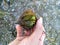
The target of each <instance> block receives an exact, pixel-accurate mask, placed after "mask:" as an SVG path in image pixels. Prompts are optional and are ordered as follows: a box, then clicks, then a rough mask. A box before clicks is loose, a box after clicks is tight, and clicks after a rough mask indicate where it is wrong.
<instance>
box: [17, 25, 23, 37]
mask: <svg viewBox="0 0 60 45" xmlns="http://www.w3.org/2000/svg"><path fill="white" fill-rule="evenodd" d="M16 30H17V37H20V36H21V35H22V27H21V26H20V25H19V24H17V25H16Z"/></svg>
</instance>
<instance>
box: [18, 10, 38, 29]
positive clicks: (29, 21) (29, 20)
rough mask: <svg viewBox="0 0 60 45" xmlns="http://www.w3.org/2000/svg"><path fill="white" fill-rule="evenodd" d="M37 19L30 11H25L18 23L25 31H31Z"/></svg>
mask: <svg viewBox="0 0 60 45" xmlns="http://www.w3.org/2000/svg"><path fill="white" fill-rule="evenodd" d="M36 21H37V18H36V15H35V13H34V12H33V11H32V10H26V11H24V12H23V14H22V15H21V16H20V17H19V19H18V23H19V24H20V25H21V26H22V27H23V28H25V29H27V30H28V29H32V28H33V27H34V25H35V24H36Z"/></svg>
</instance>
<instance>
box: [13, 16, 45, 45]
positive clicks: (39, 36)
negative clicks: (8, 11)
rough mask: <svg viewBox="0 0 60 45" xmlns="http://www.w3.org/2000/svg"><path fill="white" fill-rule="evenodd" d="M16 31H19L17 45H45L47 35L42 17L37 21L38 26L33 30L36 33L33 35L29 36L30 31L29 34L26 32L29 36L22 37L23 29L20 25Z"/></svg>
mask: <svg viewBox="0 0 60 45" xmlns="http://www.w3.org/2000/svg"><path fill="white" fill-rule="evenodd" d="M16 30H17V37H16V40H17V41H18V43H17V44H16V45H43V42H44V38H45V36H46V35H45V32H44V27H43V23H42V18H41V17H40V19H39V20H38V21H37V23H36V26H35V27H34V28H33V29H32V30H34V31H33V33H32V34H31V35H29V34H30V31H29V32H27V31H25V35H29V36H22V27H21V26H20V25H16ZM14 45H15V43H14Z"/></svg>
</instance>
